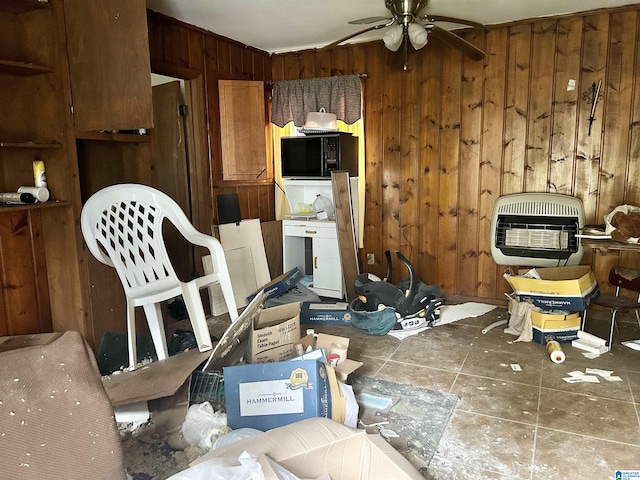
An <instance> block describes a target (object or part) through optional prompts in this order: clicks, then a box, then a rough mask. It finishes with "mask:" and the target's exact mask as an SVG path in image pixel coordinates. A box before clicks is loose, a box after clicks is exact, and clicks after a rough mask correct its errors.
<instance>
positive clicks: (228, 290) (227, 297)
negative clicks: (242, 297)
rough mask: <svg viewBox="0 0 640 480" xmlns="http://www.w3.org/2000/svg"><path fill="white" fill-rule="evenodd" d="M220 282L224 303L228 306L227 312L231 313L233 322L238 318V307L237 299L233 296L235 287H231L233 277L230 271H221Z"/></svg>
mask: <svg viewBox="0 0 640 480" xmlns="http://www.w3.org/2000/svg"><path fill="white" fill-rule="evenodd" d="M218 280H219V282H220V288H221V289H222V295H223V296H224V301H225V303H226V304H227V310H228V311H229V317H230V318H231V321H232V322H233V321H234V320H236V319H237V318H238V307H237V305H236V297H235V296H234V295H233V286H232V285H231V277H230V276H229V271H228V270H226V269H225V270H220V272H219V273H218Z"/></svg>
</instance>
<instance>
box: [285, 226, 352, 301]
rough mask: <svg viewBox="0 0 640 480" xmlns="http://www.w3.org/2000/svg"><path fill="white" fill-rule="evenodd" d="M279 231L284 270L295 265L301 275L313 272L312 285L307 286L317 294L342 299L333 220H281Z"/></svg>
mask: <svg viewBox="0 0 640 480" xmlns="http://www.w3.org/2000/svg"><path fill="white" fill-rule="evenodd" d="M282 232H283V242H282V243H283V247H282V248H283V252H282V254H283V261H284V265H283V266H284V271H285V272H287V271H289V270H291V269H292V268H294V267H298V269H299V270H300V272H301V273H302V274H303V275H309V274H311V275H313V284H312V285H311V286H310V287H309V288H310V289H311V290H312V291H313V292H315V293H316V294H317V295H320V296H322V297H330V298H343V297H344V285H343V279H342V266H341V263H340V250H339V248H338V234H337V231H336V224H335V222H331V221H322V220H283V221H282ZM309 266H310V267H311V268H310V270H309V268H308V267H309Z"/></svg>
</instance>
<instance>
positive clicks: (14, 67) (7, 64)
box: [0, 0, 54, 77]
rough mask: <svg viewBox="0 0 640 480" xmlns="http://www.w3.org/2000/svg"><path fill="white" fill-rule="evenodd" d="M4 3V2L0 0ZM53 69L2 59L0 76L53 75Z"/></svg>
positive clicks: (0, 61) (0, 60)
mask: <svg viewBox="0 0 640 480" xmlns="http://www.w3.org/2000/svg"><path fill="white" fill-rule="evenodd" d="M0 1H2V0H0ZM53 71H54V70H53V68H51V67H46V66H44V65H36V64H34V63H26V62H14V61H13V60H3V59H0V74H3V75H14V76H17V77H30V76H32V75H42V74H45V73H52V72H53Z"/></svg>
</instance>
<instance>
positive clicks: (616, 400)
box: [541, 382, 635, 405]
mask: <svg viewBox="0 0 640 480" xmlns="http://www.w3.org/2000/svg"><path fill="white" fill-rule="evenodd" d="M607 383H608V382H607ZM601 385H606V383H601ZM541 388H543V389H544V390H551V391H556V392H559V393H563V394H565V393H568V394H569V395H579V396H581V397H593V398H597V399H599V400H612V401H614V402H621V403H630V404H632V405H635V402H634V401H633V400H631V401H629V400H620V399H619V398H611V397H603V396H600V395H596V394H593V393H579V392H572V391H570V390H560V389H559V388H551V387H545V386H542V387H541ZM541 393H542V392H541ZM632 398H633V397H632Z"/></svg>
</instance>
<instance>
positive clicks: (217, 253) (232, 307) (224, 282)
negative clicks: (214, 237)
mask: <svg viewBox="0 0 640 480" xmlns="http://www.w3.org/2000/svg"><path fill="white" fill-rule="evenodd" d="M211 256H212V260H213V261H214V264H215V265H216V266H217V271H218V282H219V283H220V288H221V289H222V296H223V297H224V302H225V303H226V304H227V310H228V311H229V317H230V318H231V321H232V322H233V321H234V320H235V319H236V318H238V306H237V305H236V297H235V296H234V295H233V286H232V285H231V276H230V275H229V268H228V267H227V260H226V259H225V256H224V250H223V249H222V245H221V244H220V242H216V244H215V245H214V246H213V250H212V252H211Z"/></svg>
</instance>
